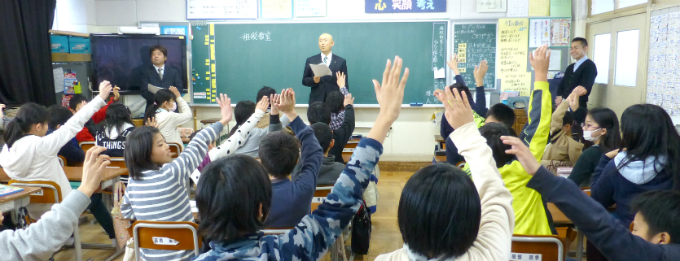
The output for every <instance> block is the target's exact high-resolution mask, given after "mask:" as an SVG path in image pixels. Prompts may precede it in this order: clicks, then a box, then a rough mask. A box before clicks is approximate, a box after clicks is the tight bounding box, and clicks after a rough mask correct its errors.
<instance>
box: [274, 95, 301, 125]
mask: <svg viewBox="0 0 680 261" xmlns="http://www.w3.org/2000/svg"><path fill="white" fill-rule="evenodd" d="M276 107H278V108H279V111H281V112H283V114H284V115H286V118H288V119H289V120H291V121H292V120H295V118H297V116H298V115H297V112H295V91H293V89H292V88H288V89H284V90H283V91H281V96H280V98H279V103H278V104H277V105H276Z"/></svg>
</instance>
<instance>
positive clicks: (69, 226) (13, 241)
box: [0, 89, 110, 260]
mask: <svg viewBox="0 0 680 261" xmlns="http://www.w3.org/2000/svg"><path fill="white" fill-rule="evenodd" d="M100 90H102V89H100ZM102 103H103V101H102ZM104 150H105V148H101V147H93V148H91V149H90V150H88V151H87V154H86V156H85V162H84V164H83V176H82V181H81V182H80V187H78V189H77V190H74V191H73V192H71V193H69V195H68V196H66V197H64V200H63V201H62V202H61V203H59V204H54V205H52V210H51V211H49V212H47V213H45V215H43V216H42V218H41V219H40V220H38V222H36V223H34V224H31V225H30V226H28V227H27V228H25V229H19V230H16V231H12V230H5V231H2V232H0V253H2V257H1V258H2V259H3V260H47V259H49V258H50V257H51V256H52V255H53V254H54V252H56V251H58V250H59V249H61V247H62V246H63V244H64V243H65V242H66V240H68V239H69V238H70V237H71V235H72V234H73V230H74V229H75V227H76V226H78V218H79V217H80V215H81V214H82V213H83V211H85V209H86V207H87V205H88V204H89V203H90V196H91V195H92V194H93V193H94V191H96V190H97V189H98V188H99V186H100V185H99V184H100V183H101V179H102V176H103V175H104V172H105V169H106V166H107V165H109V164H110V161H108V156H106V155H100V153H101V152H102V151H104ZM2 219H3V216H2V214H1V213H0V223H1V222H2Z"/></svg>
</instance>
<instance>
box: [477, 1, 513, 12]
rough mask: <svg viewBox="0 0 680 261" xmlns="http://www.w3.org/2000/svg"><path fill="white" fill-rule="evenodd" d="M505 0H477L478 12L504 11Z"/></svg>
mask: <svg viewBox="0 0 680 261" xmlns="http://www.w3.org/2000/svg"><path fill="white" fill-rule="evenodd" d="M506 1H507V0H477V12H478V13H505V12H506V11H507V10H508V6H507V5H506Z"/></svg>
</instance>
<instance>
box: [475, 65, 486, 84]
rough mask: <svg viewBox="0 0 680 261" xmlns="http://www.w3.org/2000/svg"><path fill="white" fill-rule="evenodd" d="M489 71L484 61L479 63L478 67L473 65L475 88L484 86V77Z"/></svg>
mask: <svg viewBox="0 0 680 261" xmlns="http://www.w3.org/2000/svg"><path fill="white" fill-rule="evenodd" d="M488 70H489V63H487V62H486V60H484V61H482V62H480V63H479V65H475V72H474V75H475V83H477V87H483V86H484V76H485V75H486V72H487V71H488Z"/></svg>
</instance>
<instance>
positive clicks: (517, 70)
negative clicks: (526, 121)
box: [496, 18, 531, 96]
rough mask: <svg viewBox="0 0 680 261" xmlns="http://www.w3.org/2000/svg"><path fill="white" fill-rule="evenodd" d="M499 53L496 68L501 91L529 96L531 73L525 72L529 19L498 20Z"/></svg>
mask: <svg viewBox="0 0 680 261" xmlns="http://www.w3.org/2000/svg"><path fill="white" fill-rule="evenodd" d="M498 32H499V34H500V35H499V36H498V37H499V39H500V40H499V43H498V51H499V52H500V55H499V61H498V63H497V65H496V66H498V72H499V78H500V79H501V91H517V92H519V93H520V96H529V91H530V90H531V73H530V72H527V54H528V50H527V45H528V44H529V19H526V18H523V19H512V18H510V19H499V20H498Z"/></svg>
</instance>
